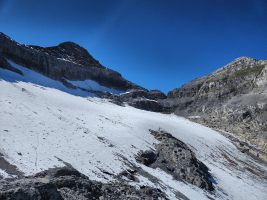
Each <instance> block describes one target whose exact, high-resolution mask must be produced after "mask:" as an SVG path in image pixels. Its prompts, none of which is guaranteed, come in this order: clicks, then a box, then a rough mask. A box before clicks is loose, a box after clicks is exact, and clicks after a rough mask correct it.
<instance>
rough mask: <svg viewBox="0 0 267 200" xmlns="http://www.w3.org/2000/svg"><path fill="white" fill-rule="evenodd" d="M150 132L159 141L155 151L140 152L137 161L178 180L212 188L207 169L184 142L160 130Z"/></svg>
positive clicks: (207, 188) (204, 187)
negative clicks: (158, 169)
mask: <svg viewBox="0 0 267 200" xmlns="http://www.w3.org/2000/svg"><path fill="white" fill-rule="evenodd" d="M150 132H151V134H152V135H153V136H154V137H155V138H156V139H157V140H159V141H160V143H158V144H156V145H155V151H152V150H151V151H144V152H140V154H139V156H138V157H137V158H136V159H137V161H139V162H140V163H143V164H144V165H146V166H149V167H153V168H160V169H162V170H164V171H165V172H167V173H169V174H171V175H172V176H173V177H174V178H176V179H178V180H180V181H185V182H188V183H191V184H193V185H196V186H198V187H200V188H203V189H206V190H209V191H212V190H214V187H213V185H212V177H211V175H210V173H209V169H208V168H207V167H206V165H205V164H203V163H202V162H200V161H199V160H197V158H196V156H195V154H194V152H192V151H191V150H190V149H189V147H188V146H187V145H186V144H185V143H183V142H182V141H180V140H178V139H177V138H175V137H173V136H172V135H171V134H169V133H166V132H164V131H162V130H159V131H153V130H150Z"/></svg>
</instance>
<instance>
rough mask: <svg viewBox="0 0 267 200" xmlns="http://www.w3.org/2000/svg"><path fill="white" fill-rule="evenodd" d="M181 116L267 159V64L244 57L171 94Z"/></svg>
mask: <svg viewBox="0 0 267 200" xmlns="http://www.w3.org/2000/svg"><path fill="white" fill-rule="evenodd" d="M162 104H163V105H164V106H166V107H170V108H171V110H172V111H173V112H175V113H176V114H177V115H182V116H185V117H188V118H190V119H191V120H193V121H196V122H198V123H202V124H204V125H207V126H209V127H212V128H215V129H221V130H224V131H227V132H229V133H233V135H231V137H234V138H235V140H236V141H238V142H237V144H238V146H239V147H240V148H242V149H243V151H250V152H251V153H253V154H255V155H256V156H258V157H260V158H262V159H266V158H267V157H266V153H267V61H266V60H255V59H251V58H246V57H242V58H239V59H236V60H235V61H233V62H231V63H230V64H228V65H226V66H225V67H223V68H220V69H218V70H217V71H215V72H213V73H211V74H210V75H207V76H204V77H201V78H199V79H196V80H193V81H192V82H190V83H188V84H186V85H184V86H182V87H181V88H178V89H175V90H173V91H170V92H169V93H168V98H167V99H166V100H164V101H163V102H162Z"/></svg>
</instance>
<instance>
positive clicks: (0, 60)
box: [0, 51, 23, 75]
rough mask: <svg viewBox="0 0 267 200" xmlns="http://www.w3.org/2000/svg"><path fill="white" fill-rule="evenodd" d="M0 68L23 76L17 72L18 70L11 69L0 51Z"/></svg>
mask: <svg viewBox="0 0 267 200" xmlns="http://www.w3.org/2000/svg"><path fill="white" fill-rule="evenodd" d="M0 68H3V69H7V70H10V71H12V72H15V73H18V74H20V75H23V73H22V72H21V71H20V70H18V69H16V68H14V67H12V66H11V65H10V64H9V63H8V62H7V60H6V59H5V57H4V56H3V55H2V54H1V51H0Z"/></svg>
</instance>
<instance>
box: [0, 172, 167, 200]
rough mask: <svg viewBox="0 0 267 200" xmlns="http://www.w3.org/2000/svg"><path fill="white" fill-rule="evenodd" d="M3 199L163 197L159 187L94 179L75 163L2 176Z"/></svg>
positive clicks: (152, 199) (157, 199) (0, 194)
mask: <svg viewBox="0 0 267 200" xmlns="http://www.w3.org/2000/svg"><path fill="white" fill-rule="evenodd" d="M0 199H1V200H17V199H23V200H48V199H51V200H63V199H65V200H73V199H99V200H104V199H109V200H117V199H121V200H124V199H129V200H131V199H132V200H134V199H149V200H164V199H167V197H166V196H165V194H164V193H163V192H161V191H160V190H159V189H154V188H151V187H148V186H141V187H140V188H139V189H137V188H136V187H134V186H130V185H126V184H123V183H119V182H114V183H100V182H97V181H92V180H90V179H89V178H87V177H86V176H84V175H83V174H81V173H80V172H78V171H77V170H75V169H73V168H72V167H62V168H54V169H49V170H46V171H43V172H41V173H39V174H36V175H35V176H30V177H25V178H22V179H10V180H0Z"/></svg>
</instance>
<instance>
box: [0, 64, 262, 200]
mask: <svg viewBox="0 0 267 200" xmlns="http://www.w3.org/2000/svg"><path fill="white" fill-rule="evenodd" d="M13 66H14V67H17V68H18V67H19V68H20V70H22V71H23V73H24V76H21V75H19V74H16V73H13V72H11V71H8V70H4V69H0V153H1V154H2V155H3V157H4V158H5V159H6V160H7V161H8V162H9V163H10V164H12V165H15V166H17V168H18V170H19V171H21V172H23V173H25V175H30V174H34V173H36V172H40V171H42V170H45V169H48V168H52V167H55V166H64V162H66V163H69V164H71V165H72V166H73V167H74V168H76V169H77V170H79V171H80V172H82V173H83V174H85V175H87V176H89V177H90V179H94V180H98V181H102V182H108V181H113V180H114V177H112V176H110V175H109V173H110V174H119V173H120V172H121V171H123V170H125V169H127V167H128V166H127V165H126V163H125V158H126V159H127V160H128V161H130V162H131V163H133V164H135V165H136V166H140V167H141V168H142V169H143V170H144V171H146V172H147V173H149V174H151V175H152V176H155V177H157V178H158V179H159V180H160V181H159V182H152V181H150V180H149V179H148V178H147V177H144V176H142V175H139V176H138V178H139V183H136V182H130V181H129V184H132V185H136V186H138V185H144V184H146V185H150V186H153V187H157V188H161V189H162V190H163V191H165V192H166V194H168V197H169V198H170V199H176V197H175V193H176V191H179V192H181V193H182V194H184V195H185V196H186V197H188V198H189V199H209V198H210V197H212V198H215V199H251V200H252V199H255V200H260V199H262V200H264V199H266V197H267V191H266V188H267V182H266V180H265V179H263V178H260V176H259V175H258V174H257V173H255V171H253V170H252V168H251V166H253V167H254V168H257V169H259V170H261V171H262V173H263V174H264V173H265V172H266V170H267V169H266V167H265V166H263V165H260V164H258V163H256V162H255V161H253V160H252V159H251V158H249V157H248V156H246V155H245V154H242V153H241V152H240V151H239V150H238V149H237V148H236V147H235V146H234V145H233V144H232V143H231V142H230V141H229V140H228V139H227V138H225V137H224V136H222V135H221V134H219V133H218V132H215V131H213V130H211V129H209V128H207V127H204V126H201V125H199V124H196V123H193V122H190V121H189V120H186V119H184V118H181V117H177V116H175V115H172V114H170V115H167V114H160V113H154V112H148V111H143V110H139V109H135V108H132V107H128V106H126V107H122V106H118V105H115V104H112V103H110V102H108V101H107V100H105V99H99V98H96V97H93V96H90V94H89V93H86V92H84V91H81V90H78V89H76V90H72V89H68V88H66V87H65V86H64V85H63V84H61V83H60V82H57V81H54V80H51V79H49V78H46V77H44V76H42V75H40V74H38V73H35V72H33V71H31V70H29V69H25V68H22V67H20V66H18V65H15V64H14V63H13ZM79 84H81V83H79ZM149 129H153V130H158V129H163V130H165V131H167V132H169V133H171V134H172V135H173V136H175V137H176V138H178V139H180V140H181V141H183V142H184V143H186V144H187V145H188V146H190V147H191V149H192V150H193V151H194V152H195V154H196V156H197V158H198V159H199V160H201V161H202V162H203V163H204V164H206V165H207V166H208V168H209V169H210V173H211V175H212V176H213V178H214V180H215V184H214V186H215V191H214V192H213V193H208V192H205V191H203V190H201V189H199V188H197V187H196V186H193V185H190V184H186V183H185V182H180V181H177V180H174V178H173V177H172V176H171V175H169V174H167V173H165V172H164V171H162V170H160V169H153V168H150V167H147V166H144V165H141V164H140V163H138V162H136V160H135V157H136V155H137V154H138V152H139V151H140V150H147V149H150V148H152V149H153V148H154V143H157V142H158V141H157V140H156V139H155V138H154V137H153V136H152V135H151V134H150V133H149ZM1 154H0V155H1ZM103 171H105V172H108V173H103ZM0 175H2V176H8V174H7V173H6V172H4V171H3V169H2V170H1V169H0Z"/></svg>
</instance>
